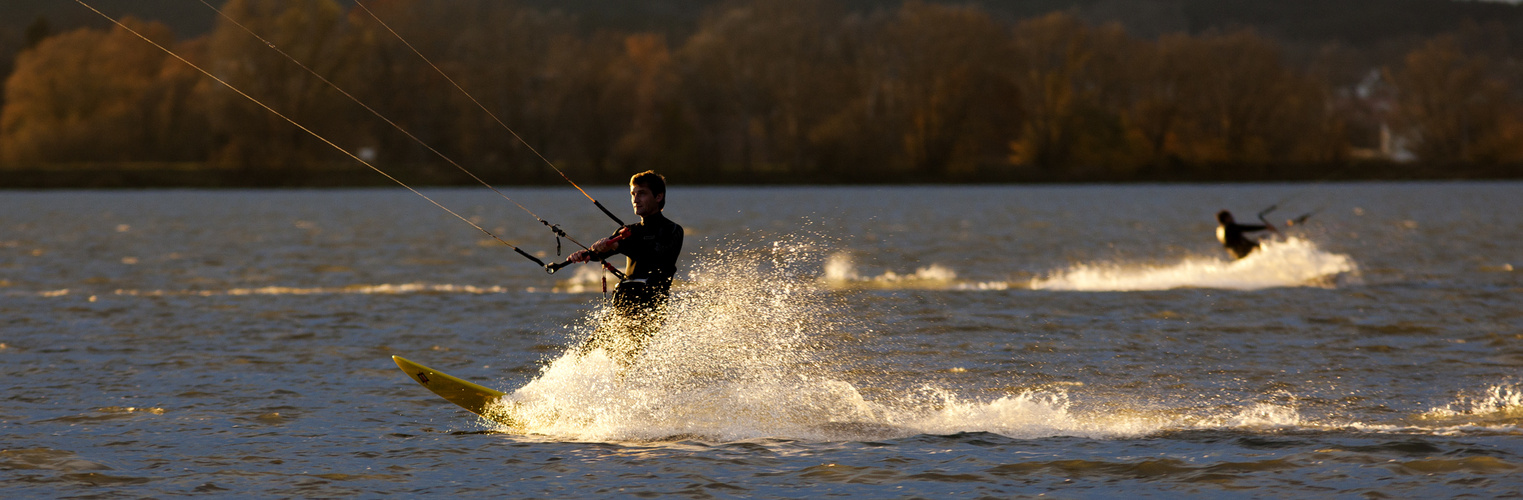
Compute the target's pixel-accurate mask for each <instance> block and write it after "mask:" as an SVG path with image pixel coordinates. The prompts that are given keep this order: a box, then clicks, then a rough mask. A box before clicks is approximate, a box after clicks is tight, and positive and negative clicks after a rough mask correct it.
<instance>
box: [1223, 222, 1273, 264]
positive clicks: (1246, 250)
mask: <svg viewBox="0 0 1523 500" xmlns="http://www.w3.org/2000/svg"><path fill="white" fill-rule="evenodd" d="M1265 229H1269V226H1265V225H1260V224H1238V223H1235V222H1234V223H1227V224H1222V225H1220V226H1217V228H1216V239H1218V240H1221V242H1222V246H1224V247H1227V251H1228V252H1231V253H1232V256H1233V257H1235V258H1238V259H1241V258H1243V257H1247V256H1248V254H1250V253H1253V249H1255V248H1258V247H1259V242H1257V241H1254V240H1253V238H1249V237H1247V236H1244V235H1243V233H1251V232H1255V231H1263V230H1265Z"/></svg>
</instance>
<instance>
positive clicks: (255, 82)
mask: <svg viewBox="0 0 1523 500" xmlns="http://www.w3.org/2000/svg"><path fill="white" fill-rule="evenodd" d="M222 11H223V12H224V13H226V14H227V16H228V17H229V18H231V19H233V20H234V21H236V23H237V24H234V21H229V20H228V19H220V20H219V22H218V24H217V27H216V29H215V30H214V31H213V32H212V34H211V35H210V39H209V42H208V48H207V51H208V54H207V57H208V59H209V63H210V68H209V69H210V71H212V72H213V73H214V74H216V75H218V77H219V78H222V79H223V80H224V81H226V82H227V83H228V84H230V85H231V86H233V87H235V88H237V89H239V90H241V91H242V92H244V93H247V94H248V95H249V96H250V97H253V98H254V99H258V100H259V101H260V102H263V103H264V104H265V105H268V106H270V107H271V108H273V109H274V110H275V111H277V112H279V113H281V114H283V115H285V116H286V117H288V118H290V119H291V120H293V121H295V122H296V123H300V124H302V125H303V126H305V127H307V128H309V129H311V130H312V131H314V132H316V133H318V134H321V135H323V136H324V137H327V138H329V139H330V140H336V141H338V142H337V143H336V144H337V145H339V146H340V147H345V148H348V147H352V144H353V143H354V142H355V141H354V140H353V138H352V132H353V130H354V129H353V127H351V126H350V124H351V123H352V120H353V119H354V118H355V117H356V116H357V115H356V113H355V108H354V106H353V104H351V103H349V102H348V101H347V100H346V99H343V97H342V96H341V95H340V94H338V93H336V92H335V91H333V90H332V89H331V88H330V87H329V86H328V84H326V83H324V82H323V81H322V80H321V79H319V78H317V77H314V76H312V74H310V73H308V72H307V70H304V69H302V67H301V66H298V65H297V64H296V63H293V62H291V60H289V59H287V58H286V57H285V56H283V55H281V53H280V52H285V53H286V54H289V55H290V56H291V57H292V58H294V59H296V60H297V61H300V62H301V64H303V65H305V66H307V67H309V68H311V69H312V71H314V72H316V73H317V74H320V75H327V76H332V75H335V74H338V73H342V72H344V71H345V68H344V66H345V65H346V64H349V61H350V58H349V57H347V56H348V55H349V53H350V52H351V50H352V46H351V44H350V43H349V40H350V39H349V38H348V37H347V36H346V33H345V27H346V22H345V17H344V11H343V9H341V8H340V7H339V6H338V4H337V3H335V2H333V1H331V0H319V1H309V2H283V1H279V0H230V1H229V2H228V3H227V4H226V5H225V6H224V7H223V8H222ZM239 24H241V25H242V26H244V27H247V28H248V29H249V30H250V31H252V32H253V33H255V34H257V35H258V37H255V35H251V34H250V33H249V32H248V31H245V30H244V29H243V28H242V27H239V26H238V25H239ZM260 38H264V39H265V40H268V41H269V42H270V44H273V45H274V46H275V48H278V49H279V50H280V51H276V50H272V48H271V47H270V46H267V45H266V44H265V43H264V42H261V41H260ZM205 92H206V93H205V96H206V100H207V105H208V107H209V109H210V113H211V129H212V132H213V134H215V137H214V140H215V145H214V147H215V150H214V151H213V153H212V155H211V161H212V162H214V163H219V164H224V165H231V166H237V167H242V168H251V169H259V170H262V171H265V172H267V173H273V174H274V175H279V174H278V172H281V171H284V170H290V169H295V168H299V167H303V166H308V165H311V164H314V163H321V162H337V161H343V158H344V157H343V155H342V154H340V153H338V152H336V151H334V150H333V149H332V147H331V146H329V145H327V144H324V143H322V142H321V141H319V140H317V139H315V138H313V137H311V136H310V135H309V134H308V133H307V132H304V131H302V130H301V129H299V128H297V127H295V126H292V125H291V124H290V123H288V122H287V121H286V120H285V119H282V118H281V117H279V116H276V115H275V114H274V113H271V112H269V111H267V110H265V109H263V108H262V107H260V106H258V105H256V104H254V103H252V102H250V101H249V100H248V99H247V98H245V97H243V96H242V95H239V94H238V93H237V92H234V91H233V90H230V89H228V88H226V87H223V86H220V85H208V86H207V87H206V89H205Z"/></svg>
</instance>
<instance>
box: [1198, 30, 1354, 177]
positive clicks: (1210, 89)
mask: <svg viewBox="0 0 1523 500" xmlns="http://www.w3.org/2000/svg"><path fill="white" fill-rule="evenodd" d="M1175 55H1176V56H1177V57H1181V58H1184V59H1183V63H1182V66H1180V67H1182V68H1183V70H1184V72H1185V76H1184V80H1183V82H1184V84H1185V86H1186V89H1187V90H1186V91H1185V93H1184V94H1183V95H1185V96H1187V100H1186V103H1187V104H1188V107H1187V108H1186V109H1187V110H1188V113H1189V119H1188V124H1187V126H1186V127H1184V128H1183V129H1182V130H1181V136H1182V141H1181V143H1180V144H1179V148H1180V151H1181V154H1182V156H1183V157H1184V158H1186V159H1187V160H1188V161H1192V162H1196V163H1233V164H1264V163H1269V162H1289V161H1315V160H1317V159H1319V157H1321V156H1325V155H1329V154H1332V153H1330V152H1328V151H1325V150H1324V149H1322V148H1320V147H1319V145H1323V144H1326V141H1323V140H1321V139H1322V137H1323V136H1325V135H1327V134H1330V133H1334V132H1335V130H1334V129H1331V128H1329V127H1328V125H1327V121H1326V120H1325V118H1326V115H1325V110H1326V108H1327V106H1326V96H1325V94H1324V92H1323V91H1322V90H1321V89H1320V88H1319V87H1318V86H1317V85H1316V84H1315V83H1314V82H1313V81H1312V80H1311V79H1310V78H1309V77H1307V76H1306V75H1303V74H1301V73H1299V72H1297V71H1295V70H1294V69H1292V68H1290V67H1289V66H1287V65H1286V64H1285V63H1284V61H1283V60H1282V58H1281V55H1280V52H1279V49H1278V48H1277V47H1276V46H1275V44H1273V43H1271V42H1270V41H1269V40H1266V39H1264V38H1262V37H1260V36H1258V35H1256V34H1254V33H1252V32H1250V31H1237V32H1232V33H1226V34H1208V35H1204V36H1200V37H1196V38H1193V39H1191V40H1189V41H1188V42H1187V43H1186V44H1185V45H1184V47H1181V48H1180V50H1179V51H1178V52H1177V53H1176V54H1175Z"/></svg>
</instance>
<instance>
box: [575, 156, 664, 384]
mask: <svg viewBox="0 0 1523 500" xmlns="http://www.w3.org/2000/svg"><path fill="white" fill-rule="evenodd" d="M629 203H630V205H632V206H633V207H634V210H635V215H638V216H640V222H637V223H634V224H629V225H626V226H624V227H621V228H619V230H618V231H616V232H614V234H612V235H610V236H609V237H607V238H603V239H601V240H598V241H597V242H595V243H593V244H592V245H591V246H589V247H588V248H587V249H586V250H580V251H577V252H576V253H573V254H571V256H570V257H568V258H567V259H566V260H567V261H568V262H589V261H595V260H603V259H606V258H608V257H611V256H613V255H615V254H624V256H625V257H627V258H628V264H626V265H625V266H624V276H625V279H624V280H623V281H621V282H619V284H618V285H617V286H615V287H614V291H613V312H614V317H613V318H610V321H605V322H604V323H603V324H602V325H600V326H599V327H598V329H597V331H595V332H593V334H592V337H590V338H588V340H587V342H585V343H583V344H582V346H581V348H580V350H581V351H582V352H583V353H587V352H591V351H592V350H593V349H597V348H603V349H605V350H607V351H609V352H610V354H615V355H616V356H618V357H621V358H623V359H622V360H623V361H626V362H627V361H628V360H630V359H632V358H633V357H634V356H635V355H636V354H639V352H640V351H641V350H642V349H644V347H645V344H646V343H647V342H649V341H650V338H651V337H652V336H654V334H655V332H656V330H657V328H659V327H660V324H661V321H662V320H663V319H664V317H665V308H666V301H667V299H668V298H669V297H670V296H671V287H672V277H673V276H675V275H676V274H677V257H679V256H680V255H681V254H682V226H680V225H677V223H675V222H672V221H671V219H668V218H666V216H665V215H663V214H662V213H661V211H662V210H663V209H664V208H666V178H665V177H662V176H661V174H657V173H656V172H655V171H654V170H647V171H644V172H640V173H638V174H635V175H634V176H633V177H630V178H629Z"/></svg>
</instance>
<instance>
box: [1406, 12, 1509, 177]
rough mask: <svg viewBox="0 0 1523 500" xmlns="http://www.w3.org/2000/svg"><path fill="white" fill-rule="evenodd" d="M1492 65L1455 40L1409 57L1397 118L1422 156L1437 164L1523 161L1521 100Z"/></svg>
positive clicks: (1441, 41)
mask: <svg viewBox="0 0 1523 500" xmlns="http://www.w3.org/2000/svg"><path fill="white" fill-rule="evenodd" d="M1491 66H1492V64H1491V61H1490V59H1489V58H1488V57H1486V56H1485V55H1480V54H1476V55H1470V54H1467V53H1466V52H1463V51H1461V50H1460V48H1459V46H1458V41H1457V40H1456V39H1455V38H1454V37H1453V36H1441V37H1439V38H1436V39H1434V40H1431V41H1429V42H1428V43H1427V44H1426V45H1424V46H1423V47H1421V48H1419V49H1417V50H1414V51H1412V52H1411V53H1409V54H1407V57H1406V61H1405V64H1404V65H1403V66H1402V67H1401V68H1400V69H1399V70H1398V71H1396V72H1395V75H1394V80H1395V82H1396V86H1397V109H1396V117H1397V120H1398V122H1399V123H1400V125H1401V126H1402V128H1403V129H1404V130H1405V131H1406V133H1407V134H1408V135H1409V136H1410V138H1411V139H1413V140H1414V144H1411V145H1410V147H1412V149H1413V152H1415V153H1416V154H1417V156H1418V157H1419V158H1421V159H1423V160H1425V161H1430V162H1439V163H1446V162H1500V161H1519V160H1523V146H1519V144H1523V130H1520V125H1523V123H1520V121H1523V120H1520V118H1523V117H1520V107H1519V103H1518V100H1517V96H1516V95H1514V94H1513V93H1512V90H1511V89H1510V88H1509V86H1508V85H1507V84H1506V82H1505V81H1504V80H1502V79H1500V78H1498V77H1495V76H1493V75H1492V74H1491V71H1490V68H1491Z"/></svg>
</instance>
